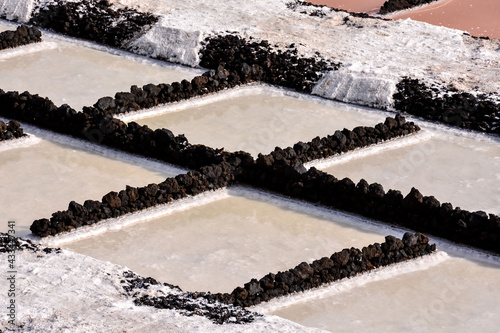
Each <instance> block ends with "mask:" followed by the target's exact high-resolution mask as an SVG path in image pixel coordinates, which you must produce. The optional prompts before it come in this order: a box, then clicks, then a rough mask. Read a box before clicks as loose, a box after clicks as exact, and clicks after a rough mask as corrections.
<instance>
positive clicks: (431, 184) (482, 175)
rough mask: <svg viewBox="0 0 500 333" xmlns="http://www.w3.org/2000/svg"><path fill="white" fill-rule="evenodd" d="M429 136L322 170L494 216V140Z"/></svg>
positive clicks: (499, 201)
mask: <svg viewBox="0 0 500 333" xmlns="http://www.w3.org/2000/svg"><path fill="white" fill-rule="evenodd" d="M429 131H431V132H432V138H430V139H429V140H426V141H422V142H420V143H418V144H414V145H410V146H405V147H400V148H397V149H393V150H386V151H383V152H380V153H378V154H375V155H369V156H365V157H362V158H357V159H353V160H350V161H347V162H345V163H341V162H340V161H341V159H339V160H338V161H339V162H337V163H335V164H334V165H332V166H330V167H327V168H324V169H323V171H325V172H328V173H330V174H332V175H334V176H335V177H337V178H339V179H341V178H344V177H349V178H351V179H352V180H353V181H354V182H356V183H357V182H358V181H359V180H360V179H361V178H364V179H365V180H366V181H368V182H369V183H373V182H378V183H380V184H382V185H383V187H384V189H385V190H386V191H387V190H389V189H397V190H400V191H401V192H402V193H403V195H406V194H408V193H409V192H410V190H411V188H412V187H416V188H417V189H419V190H420V192H421V193H422V194H423V195H427V196H430V195H433V196H435V197H436V198H437V199H438V200H440V201H441V202H451V203H452V204H453V205H454V206H460V207H461V208H462V209H467V210H471V211H475V210H484V211H486V212H488V213H494V214H500V188H499V187H498V181H499V180H500V145H499V144H498V142H495V141H494V140H482V141H481V140H476V139H474V138H471V137H466V136H458V135H454V134H445V133H442V134H439V133H438V132H437V131H436V130H429Z"/></svg>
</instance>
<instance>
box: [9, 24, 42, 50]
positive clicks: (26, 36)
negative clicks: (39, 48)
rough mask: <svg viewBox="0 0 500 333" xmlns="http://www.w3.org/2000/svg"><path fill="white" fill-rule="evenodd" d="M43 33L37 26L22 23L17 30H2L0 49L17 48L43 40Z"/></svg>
mask: <svg viewBox="0 0 500 333" xmlns="http://www.w3.org/2000/svg"><path fill="white" fill-rule="evenodd" d="M41 37H42V33H41V32H40V30H38V29H37V28H36V27H28V26H26V25H20V26H18V27H17V28H16V30H15V31H10V30H7V31H3V32H0V50H3V49H8V48H15V47H19V46H22V45H28V44H31V43H38V42H41V41H42V38H41Z"/></svg>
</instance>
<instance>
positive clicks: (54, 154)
mask: <svg viewBox="0 0 500 333" xmlns="http://www.w3.org/2000/svg"><path fill="white" fill-rule="evenodd" d="M117 154H118V155H120V154H119V153H114V154H110V153H109V152H108V153H95V152H90V151H88V150H86V149H80V148H75V147H72V146H68V145H64V144H60V143H56V142H52V141H48V140H42V141H41V142H40V143H38V144H36V145H34V146H30V147H27V148H17V149H10V150H7V151H1V152H0V198H1V200H0V221H3V222H2V223H1V224H0V225H1V227H0V231H1V232H6V231H7V230H8V228H7V221H15V222H16V236H18V237H22V236H26V235H28V234H30V233H31V232H30V230H29V227H30V226H31V223H32V222H33V221H34V220H35V219H39V218H50V216H51V214H52V213H54V212H56V211H58V210H65V209H67V208H68V204H69V202H70V201H72V200H74V201H76V202H78V203H80V204H83V202H84V201H85V200H87V199H92V200H101V198H102V196H103V195H104V194H106V193H108V192H110V191H119V190H122V189H125V186H126V185H131V186H145V185H147V184H150V183H158V182H161V181H163V180H165V178H167V177H172V176H175V175H176V173H175V171H174V170H175V169H174V168H172V171H171V172H170V171H168V168H162V169H161V170H160V169H157V168H156V167H151V166H141V163H144V160H142V159H139V158H133V157H130V159H132V160H134V159H135V160H136V161H127V160H125V159H124V158H120V157H119V156H116V155H117ZM109 155H114V156H109Z"/></svg>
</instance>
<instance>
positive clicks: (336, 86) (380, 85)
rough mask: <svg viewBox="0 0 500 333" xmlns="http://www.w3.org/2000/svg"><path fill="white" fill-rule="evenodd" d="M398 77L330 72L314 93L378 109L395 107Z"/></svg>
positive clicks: (314, 89) (339, 71)
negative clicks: (394, 98)
mask: <svg viewBox="0 0 500 333" xmlns="http://www.w3.org/2000/svg"><path fill="white" fill-rule="evenodd" d="M397 82H398V78H397V77H392V78H389V77H387V75H386V77H384V75H374V74H371V75H370V74H365V73H355V72H349V71H346V70H338V71H330V72H328V73H326V74H325V76H324V77H323V78H322V79H321V80H320V81H319V82H318V83H317V84H316V85H315V86H314V88H313V91H312V93H313V94H314V95H318V96H321V97H325V98H328V99H333V100H336V101H341V102H346V103H352V104H357V105H364V106H371V107H376V108H388V107H390V106H392V105H393V103H394V100H393V98H392V96H393V95H394V93H395V92H396V83H397Z"/></svg>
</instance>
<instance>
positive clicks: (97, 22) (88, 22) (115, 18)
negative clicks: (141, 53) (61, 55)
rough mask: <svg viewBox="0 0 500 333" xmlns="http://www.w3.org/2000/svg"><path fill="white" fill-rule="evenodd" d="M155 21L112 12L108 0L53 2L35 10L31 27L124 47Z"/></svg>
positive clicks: (140, 15) (143, 15) (130, 12)
mask: <svg viewBox="0 0 500 333" xmlns="http://www.w3.org/2000/svg"><path fill="white" fill-rule="evenodd" d="M156 22H158V17H157V16H155V15H153V14H150V13H139V12H137V11H136V10H132V9H115V8H113V6H111V4H110V3H109V2H108V0H84V1H79V2H62V1H59V0H56V1H53V2H51V3H49V5H48V6H47V8H38V12H37V11H36V10H35V12H34V15H33V17H32V18H31V20H30V23H31V24H34V25H37V26H40V27H42V28H45V29H52V30H54V31H57V32H59V33H62V34H64V35H68V36H73V37H78V38H83V39H87V40H91V41H94V42H97V43H100V44H104V45H109V46H113V47H118V48H125V46H126V44H127V43H128V42H129V41H131V40H132V39H135V38H137V37H138V36H139V35H140V34H142V33H144V32H146V31H147V30H149V29H150V28H151V26H152V25H153V24H155V23H156Z"/></svg>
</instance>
